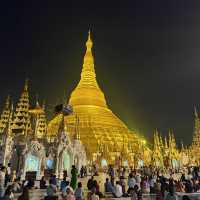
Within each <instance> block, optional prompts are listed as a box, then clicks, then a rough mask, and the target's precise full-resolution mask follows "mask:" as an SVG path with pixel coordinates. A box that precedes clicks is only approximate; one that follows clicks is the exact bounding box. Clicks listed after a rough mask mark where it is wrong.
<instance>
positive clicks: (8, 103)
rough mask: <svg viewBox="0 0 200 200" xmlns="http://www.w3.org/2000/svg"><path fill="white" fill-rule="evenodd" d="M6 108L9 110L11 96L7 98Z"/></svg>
mask: <svg viewBox="0 0 200 200" xmlns="http://www.w3.org/2000/svg"><path fill="white" fill-rule="evenodd" d="M5 106H6V108H9V106H10V95H8V96H7V99H6V103H5Z"/></svg>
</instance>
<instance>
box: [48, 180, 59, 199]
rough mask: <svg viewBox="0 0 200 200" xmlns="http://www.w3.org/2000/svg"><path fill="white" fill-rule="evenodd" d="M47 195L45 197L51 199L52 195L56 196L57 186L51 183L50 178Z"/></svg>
mask: <svg viewBox="0 0 200 200" xmlns="http://www.w3.org/2000/svg"><path fill="white" fill-rule="evenodd" d="M46 192H47V196H46V197H45V199H46V200H48V199H53V198H54V197H57V195H56V192H57V187H56V185H54V184H53V181H52V179H50V180H49V185H48V187H47V191H46Z"/></svg>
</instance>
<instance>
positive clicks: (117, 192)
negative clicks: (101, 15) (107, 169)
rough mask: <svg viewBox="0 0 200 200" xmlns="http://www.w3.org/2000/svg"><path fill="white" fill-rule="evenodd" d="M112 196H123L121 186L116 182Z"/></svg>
mask: <svg viewBox="0 0 200 200" xmlns="http://www.w3.org/2000/svg"><path fill="white" fill-rule="evenodd" d="M113 195H114V196H115V197H117V198H119V197H122V195H123V192H122V186H121V185H120V184H119V181H116V186H115V189H114V194H113Z"/></svg>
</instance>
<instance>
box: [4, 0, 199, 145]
mask: <svg viewBox="0 0 200 200" xmlns="http://www.w3.org/2000/svg"><path fill="white" fill-rule="evenodd" d="M98 2H99V3H98ZM98 2H96V1H92V2H89V1H80V2H79V1H74V4H71V3H70V2H69V1H55V0H49V1H45V0H43V1H42V0H41V1H30V0H29V1H12V0H10V1H2V2H1V5H0V15H1V16H0V67H1V73H0V80H1V82H0V92H1V93H0V94H1V95H0V103H1V104H3V103H4V101H5V98H6V96H7V95H8V94H10V95H11V96H12V97H13V100H14V102H16V100H17V99H18V97H19V95H20V93H21V91H22V88H23V85H24V80H25V78H26V77H28V78H29V79H30V89H31V91H30V92H31V95H32V99H33V100H34V99H35V96H36V94H38V95H39V98H40V100H41V101H42V100H44V99H45V100H46V104H47V109H48V111H49V112H50V111H51V109H53V105H55V104H57V103H61V102H62V101H63V98H65V99H66V101H67V100H68V97H69V95H70V92H71V91H72V90H73V88H74V87H75V86H76V84H77V82H78V80H79V77H80V72H81V67H82V60H83V55H84V52H85V42H86V39H87V32H88V29H89V27H91V32H92V39H93V41H94V48H93V53H94V56H95V65H96V73H97V79H98V82H99V85H100V86H101V88H102V90H103V91H104V93H105V95H106V99H107V102H108V104H109V105H110V107H111V109H112V110H113V112H114V113H116V114H117V115H118V116H120V118H121V119H122V120H123V121H124V122H126V124H127V125H128V126H129V127H130V128H132V129H135V130H138V131H140V132H141V133H142V134H144V135H145V136H147V137H148V138H151V137H152V133H153V130H154V129H155V128H158V130H159V131H161V133H162V134H163V135H166V134H167V132H168V130H169V129H170V128H171V129H173V130H174V133H175V136H176V138H177V140H178V142H180V141H181V140H183V141H184V142H185V143H186V144H189V143H190V142H191V138H192V129H193V108H194V105H196V106H197V109H198V110H199V112H200V1H199V0H197V1H192V0H191V1H190V0H180V1H178V0H167V1H161V0H146V1H145V0H131V1H121V3H118V2H117V1H113V2H112V1H105V2H104V1H98Z"/></svg>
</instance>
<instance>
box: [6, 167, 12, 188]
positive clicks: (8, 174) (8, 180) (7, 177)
mask: <svg viewBox="0 0 200 200" xmlns="http://www.w3.org/2000/svg"><path fill="white" fill-rule="evenodd" d="M9 182H11V164H10V163H8V167H7V169H6V175H5V187H6V186H7V184H8V183H9Z"/></svg>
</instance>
